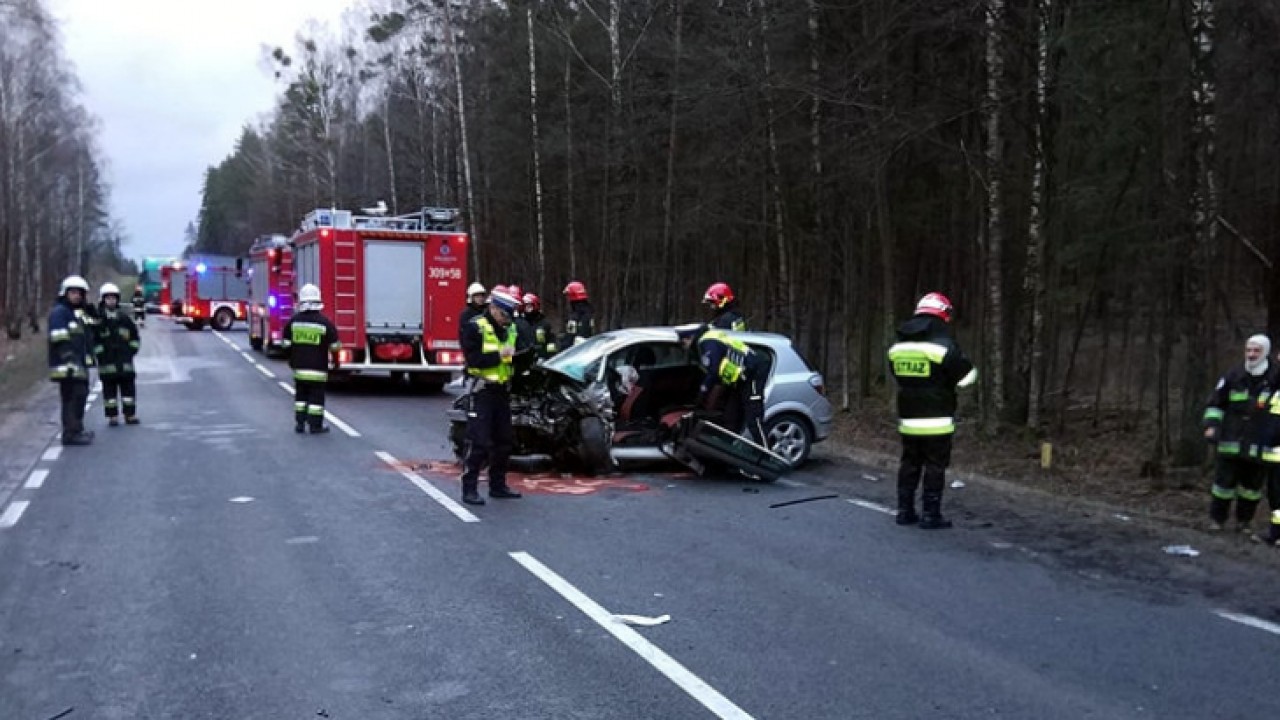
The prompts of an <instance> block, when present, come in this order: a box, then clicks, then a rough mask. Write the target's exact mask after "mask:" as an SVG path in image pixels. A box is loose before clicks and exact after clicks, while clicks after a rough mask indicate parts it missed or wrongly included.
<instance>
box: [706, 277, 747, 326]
mask: <svg viewBox="0 0 1280 720" xmlns="http://www.w3.org/2000/svg"><path fill="white" fill-rule="evenodd" d="M702 304H703V305H706V306H707V307H708V308H711V322H710V325H711V327H713V328H715V329H717V330H734V331H738V332H741V331H744V330H746V329H747V319H746V318H744V317H743V316H742V313H741V312H739V310H738V299H737V298H736V297H734V295H733V288H731V287H729V284H728V283H722V282H718V283H715V284H714V285H712V286H711V287H709V288H707V291H706V292H705V293H703V294H702Z"/></svg>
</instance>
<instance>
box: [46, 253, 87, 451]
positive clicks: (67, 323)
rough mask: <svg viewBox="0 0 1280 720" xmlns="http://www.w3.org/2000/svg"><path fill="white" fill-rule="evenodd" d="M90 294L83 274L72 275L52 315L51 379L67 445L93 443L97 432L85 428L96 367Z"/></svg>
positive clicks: (50, 324)
mask: <svg viewBox="0 0 1280 720" xmlns="http://www.w3.org/2000/svg"><path fill="white" fill-rule="evenodd" d="M88 294H89V283H87V282H85V279H84V278H82V277H80V276H79V275H70V276H68V277H67V278H66V279H64V280H63V281H62V286H61V287H60V288H59V289H58V302H57V303H55V304H54V306H53V310H52V311H50V313H49V379H50V380H52V381H53V382H56V383H58V386H59V388H60V395H61V402H62V444H63V445H89V444H90V443H92V442H93V432H92V431H89V430H85V429H84V406H85V403H86V402H87V401H88V399H89V368H90V367H92V365H93V359H92V358H93V355H92V352H93V348H92V347H91V343H90V340H91V335H90V333H91V332H92V331H93V330H92V328H91V327H89V326H88V325H87V323H86V322H85V317H84V303H85V298H86V296H87V295H88Z"/></svg>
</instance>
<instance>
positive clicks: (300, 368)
mask: <svg viewBox="0 0 1280 720" xmlns="http://www.w3.org/2000/svg"><path fill="white" fill-rule="evenodd" d="M323 309H324V302H323V301H322V300H321V299H320V289H319V288H317V287H316V286H315V285H312V284H311V283H307V284H306V285H303V286H302V289H301V290H299V291H298V312H297V313H296V314H295V315H294V316H293V317H291V318H289V322H287V323H285V326H284V331H283V332H282V333H281V334H282V336H283V339H282V340H281V343H280V344H281V345H282V346H283V347H284V349H285V351H286V352H288V353H289V367H291V368H293V388H294V391H293V421H294V425H293V431H294V432H296V433H302V432H306V431H307V428H308V426H310V429H311V432H312V434H320V433H327V432H329V426H328V425H325V424H324V388H325V383H327V382H328V381H329V361H330V358H331V357H333V356H335V354H336V353H337V352H338V350H340V349H341V348H342V343H341V342H339V341H338V328H336V327H334V325H333V322H332V321H331V320H329V318H327V317H325V316H324V313H322V312H320V311H321V310H323ZM333 367H334V369H335V370H336V369H337V368H338V363H337V359H336V357H334V362H333Z"/></svg>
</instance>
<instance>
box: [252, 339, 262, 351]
mask: <svg viewBox="0 0 1280 720" xmlns="http://www.w3.org/2000/svg"><path fill="white" fill-rule="evenodd" d="M249 347H251V348H253V350H254V352H262V338H260V337H251V338H249Z"/></svg>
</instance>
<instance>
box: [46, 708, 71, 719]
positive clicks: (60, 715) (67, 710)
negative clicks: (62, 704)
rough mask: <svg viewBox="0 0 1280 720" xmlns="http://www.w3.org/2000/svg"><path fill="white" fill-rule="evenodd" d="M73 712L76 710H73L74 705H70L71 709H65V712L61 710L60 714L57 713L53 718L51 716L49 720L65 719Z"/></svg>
mask: <svg viewBox="0 0 1280 720" xmlns="http://www.w3.org/2000/svg"><path fill="white" fill-rule="evenodd" d="M75 711H76V708H75V706H74V705H72V706H71V707H69V708H67V709H66V710H63V711H62V712H60V713H58V714H57V715H53V716H51V717H50V718H49V720H58V718H64V717H66V716H68V715H70V714H71V713H73V712H75Z"/></svg>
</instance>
